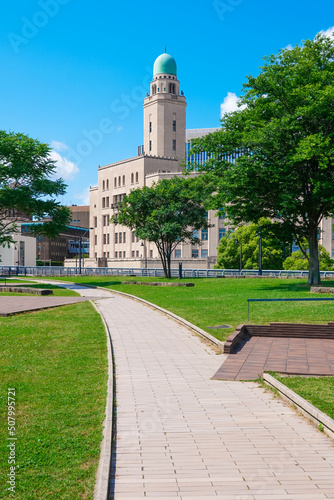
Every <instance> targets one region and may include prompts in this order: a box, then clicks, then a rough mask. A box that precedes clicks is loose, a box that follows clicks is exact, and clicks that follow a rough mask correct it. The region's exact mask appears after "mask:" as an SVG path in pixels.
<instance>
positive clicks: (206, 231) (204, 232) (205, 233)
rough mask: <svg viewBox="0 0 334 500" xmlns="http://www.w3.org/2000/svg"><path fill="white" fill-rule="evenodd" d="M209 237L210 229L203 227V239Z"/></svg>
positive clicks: (205, 239)
mask: <svg viewBox="0 0 334 500" xmlns="http://www.w3.org/2000/svg"><path fill="white" fill-rule="evenodd" d="M208 237H209V231H208V230H207V229H202V238H201V239H202V241H207V240H208Z"/></svg>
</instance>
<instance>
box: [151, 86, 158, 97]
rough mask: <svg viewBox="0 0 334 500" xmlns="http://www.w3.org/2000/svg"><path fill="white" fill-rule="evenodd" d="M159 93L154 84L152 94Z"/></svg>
mask: <svg viewBox="0 0 334 500" xmlns="http://www.w3.org/2000/svg"><path fill="white" fill-rule="evenodd" d="M156 93H157V86H156V84H154V85H152V94H153V95H154V94H156Z"/></svg>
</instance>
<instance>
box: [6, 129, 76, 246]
mask: <svg viewBox="0 0 334 500" xmlns="http://www.w3.org/2000/svg"><path fill="white" fill-rule="evenodd" d="M50 151H51V150H50V147H49V146H48V145H47V144H43V143H41V142H39V141H38V140H37V139H36V140H35V139H31V138H30V137H28V136H27V135H24V134H20V133H14V132H5V131H4V130H0V244H2V245H4V244H6V243H7V244H9V243H11V242H13V239H12V236H11V235H10V234H9V233H10V232H15V230H16V225H15V220H17V217H18V214H17V212H18V211H19V212H21V214H24V215H25V216H30V217H34V218H35V219H36V220H37V221H38V220H41V219H43V218H47V219H49V220H48V221H47V222H44V223H43V225H41V224H36V225H34V232H35V233H38V234H44V235H46V236H48V237H50V238H52V237H55V236H56V235H57V234H58V233H59V232H60V231H61V230H63V229H64V227H65V225H66V224H67V223H68V222H69V221H70V211H69V209H68V208H66V207H63V206H61V205H60V203H59V202H57V201H56V200H55V198H56V197H57V196H59V195H62V194H64V193H65V187H66V186H65V184H64V182H63V180H62V179H58V180H53V179H52V176H53V175H54V173H55V164H54V161H53V160H52V159H51V157H50ZM13 210H15V213H16V215H15V216H14V218H13ZM9 217H10V218H9Z"/></svg>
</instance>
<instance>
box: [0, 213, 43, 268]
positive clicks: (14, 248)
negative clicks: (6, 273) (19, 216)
mask: <svg viewBox="0 0 334 500" xmlns="http://www.w3.org/2000/svg"><path fill="white" fill-rule="evenodd" d="M16 225H17V231H16V232H15V233H11V235H12V237H13V240H14V243H10V245H9V246H8V245H7V244H6V245H5V246H1V245H0V266H35V265H36V238H35V237H34V236H32V235H31V234H22V233H21V223H20V222H17V223H16Z"/></svg>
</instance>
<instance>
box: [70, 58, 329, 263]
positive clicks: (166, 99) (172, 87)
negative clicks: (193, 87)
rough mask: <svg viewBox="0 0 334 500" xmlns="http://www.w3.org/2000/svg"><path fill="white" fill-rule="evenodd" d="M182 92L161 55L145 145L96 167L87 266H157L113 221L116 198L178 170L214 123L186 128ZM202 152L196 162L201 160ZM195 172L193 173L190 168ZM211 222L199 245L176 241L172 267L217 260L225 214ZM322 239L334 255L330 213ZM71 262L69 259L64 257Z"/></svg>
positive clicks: (147, 102) (150, 248)
mask: <svg viewBox="0 0 334 500" xmlns="http://www.w3.org/2000/svg"><path fill="white" fill-rule="evenodd" d="M186 105H187V104H186V98H185V96H184V94H183V92H182V91H180V82H179V81H178V79H177V68H176V62H175V60H174V59H173V57H171V56H170V55H168V54H166V53H165V54H162V55H160V56H159V57H158V58H157V59H156V61H155V63H154V68H153V80H152V82H151V84H150V93H149V94H147V97H146V98H145V99H144V105H143V108H144V137H143V146H140V147H138V155H137V156H136V157H133V158H130V159H127V160H123V161H119V162H116V163H111V164H108V165H104V166H102V167H99V169H98V185H97V186H94V187H91V188H90V221H89V226H87V227H90V258H89V259H86V266H87V267H96V266H101V267H127V268H128V267H130V268H131V267H134V268H138V267H151V268H152V267H154V268H157V267H159V268H160V267H161V262H160V258H159V255H158V251H157V248H156V246H155V245H154V243H150V242H148V241H139V240H138V238H137V237H136V236H135V235H134V234H133V233H132V231H130V230H129V229H128V228H126V227H123V226H120V225H114V224H111V223H110V222H109V221H110V217H111V216H112V215H113V214H114V212H115V211H116V210H117V204H118V202H119V201H121V200H122V199H123V197H124V195H125V194H128V193H129V192H130V191H131V190H132V189H135V188H138V187H142V186H151V185H152V183H153V182H157V181H159V180H160V179H165V178H171V177H173V176H175V175H177V176H182V175H183V174H182V168H183V167H181V166H180V165H181V162H183V161H184V159H186V162H187V155H188V151H189V147H190V142H191V140H192V139H193V138H196V137H201V136H204V135H206V134H208V133H211V132H213V131H215V130H217V129H215V128H211V129H195V130H186ZM205 161H206V154H205V153H201V155H200V156H199V157H197V158H196V162H197V163H199V164H204V163H205ZM194 175H196V174H194ZM208 218H209V220H210V222H211V224H213V227H211V228H209V229H208V230H203V231H200V234H199V235H198V236H199V238H200V239H201V241H202V244H201V245H197V246H192V245H190V244H180V245H179V246H178V247H177V248H176V249H175V251H174V253H173V263H172V267H177V266H178V263H179V262H182V265H183V267H185V268H202V269H210V268H212V267H213V265H214V264H215V262H216V258H217V246H218V244H219V241H220V239H221V238H222V237H223V236H224V234H225V232H226V231H227V230H228V229H229V228H228V225H227V224H226V222H227V221H226V220H225V219H224V214H223V213H222V215H221V216H220V217H217V216H216V212H215V211H209V212H208ZM321 229H322V232H321V233H320V235H321V236H320V243H322V244H323V245H324V246H325V248H326V249H327V250H328V251H329V252H330V255H331V256H333V257H334V246H333V239H332V233H333V232H332V219H327V220H324V221H323V223H322V227H321ZM67 265H70V262H68V263H67Z"/></svg>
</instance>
